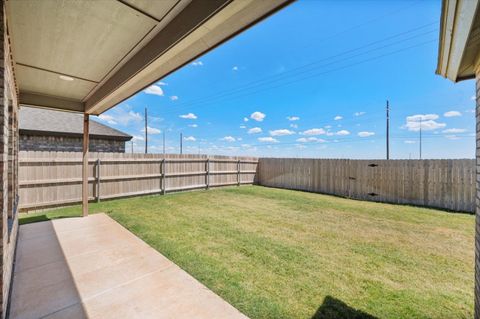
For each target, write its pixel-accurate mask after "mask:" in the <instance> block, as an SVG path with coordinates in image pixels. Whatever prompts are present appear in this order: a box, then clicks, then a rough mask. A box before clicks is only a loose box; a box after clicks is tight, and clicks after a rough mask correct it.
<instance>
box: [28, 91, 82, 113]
mask: <svg viewBox="0 0 480 319" xmlns="http://www.w3.org/2000/svg"><path fill="white" fill-rule="evenodd" d="M19 104H20V105H28V106H34V107H44V108H49V109H58V110H62V111H71V112H84V110H85V103H83V102H79V101H72V100H68V99H63V98H59V97H54V96H47V95H41V94H36V93H29V92H22V91H20V99H19Z"/></svg>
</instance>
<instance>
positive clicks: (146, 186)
mask: <svg viewBox="0 0 480 319" xmlns="http://www.w3.org/2000/svg"><path fill="white" fill-rule="evenodd" d="M257 163H258V159H257V158H256V157H230V156H207V155H190V154H184V155H179V154H166V155H165V157H164V155H163V154H126V153H95V152H92V153H89V166H88V172H89V174H88V176H89V178H88V181H89V200H91V201H100V200H102V199H113V198H120V197H128V196H137V195H148V194H165V193H168V192H176V191H184V190H192V189H202V188H203V189H208V188H210V187H219V186H229V185H238V186H239V185H242V184H253V183H254V180H255V176H256V169H257ZM81 176H82V154H81V153H78V152H38V151H22V152H20V154H19V187H20V210H21V211H23V212H25V211H29V210H36V209H44V208H49V207H58V206H66V205H71V204H76V203H79V202H81V195H82V192H81V185H82V178H81Z"/></svg>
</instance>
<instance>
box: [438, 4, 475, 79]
mask: <svg viewBox="0 0 480 319" xmlns="http://www.w3.org/2000/svg"><path fill="white" fill-rule="evenodd" d="M478 7H479V1H478V0H443V3H442V16H441V20H440V39H439V48H438V63H437V70H436V73H437V74H439V75H441V76H443V77H445V78H448V79H450V80H452V81H453V82H458V81H462V80H467V79H472V78H474V77H475V70H476V69H477V68H478V66H479V64H480V59H479V54H478V52H479V49H480V18H479V17H478V15H477V14H476V13H477V10H478Z"/></svg>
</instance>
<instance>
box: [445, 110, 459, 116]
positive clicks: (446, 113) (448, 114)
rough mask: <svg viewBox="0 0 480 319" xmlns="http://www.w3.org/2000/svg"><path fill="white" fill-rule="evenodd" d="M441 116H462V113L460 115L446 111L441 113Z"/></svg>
mask: <svg viewBox="0 0 480 319" xmlns="http://www.w3.org/2000/svg"><path fill="white" fill-rule="evenodd" d="M443 116H445V117H455V116H462V113H460V112H458V111H448V112H445V113H443Z"/></svg>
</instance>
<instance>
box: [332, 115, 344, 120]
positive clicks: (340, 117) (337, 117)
mask: <svg viewBox="0 0 480 319" xmlns="http://www.w3.org/2000/svg"><path fill="white" fill-rule="evenodd" d="M333 119H334V120H335V121H340V120H341V119H343V117H342V116H340V115H337V116H335V117H334V118H333Z"/></svg>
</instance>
